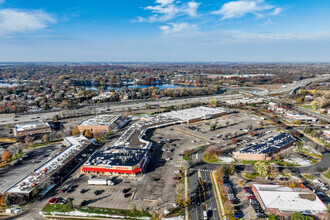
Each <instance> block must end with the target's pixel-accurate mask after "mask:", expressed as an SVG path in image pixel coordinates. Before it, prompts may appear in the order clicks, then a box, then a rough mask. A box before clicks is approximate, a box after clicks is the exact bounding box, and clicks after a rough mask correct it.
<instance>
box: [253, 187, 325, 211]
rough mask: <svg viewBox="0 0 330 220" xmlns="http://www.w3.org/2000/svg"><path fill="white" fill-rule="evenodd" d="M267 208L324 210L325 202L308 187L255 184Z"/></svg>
mask: <svg viewBox="0 0 330 220" xmlns="http://www.w3.org/2000/svg"><path fill="white" fill-rule="evenodd" d="M253 186H254V187H255V189H256V190H257V191H258V193H259V195H260V198H261V199H262V202H263V203H264V205H265V207H266V208H275V209H278V210H279V211H280V212H301V211H306V210H310V211H312V212H316V213H319V212H324V211H325V210H327V207H326V206H325V204H324V203H323V202H322V201H321V200H320V199H319V197H317V196H316V195H315V194H314V193H313V192H312V191H311V190H310V189H308V188H290V187H288V186H283V185H263V184H253Z"/></svg>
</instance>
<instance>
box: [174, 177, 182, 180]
mask: <svg viewBox="0 0 330 220" xmlns="http://www.w3.org/2000/svg"><path fill="white" fill-rule="evenodd" d="M173 179H174V180H179V179H181V177H173Z"/></svg>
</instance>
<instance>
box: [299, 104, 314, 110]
mask: <svg viewBox="0 0 330 220" xmlns="http://www.w3.org/2000/svg"><path fill="white" fill-rule="evenodd" d="M300 106H301V107H303V108H305V109H308V110H312V111H314V110H315V109H314V108H313V106H312V105H300Z"/></svg>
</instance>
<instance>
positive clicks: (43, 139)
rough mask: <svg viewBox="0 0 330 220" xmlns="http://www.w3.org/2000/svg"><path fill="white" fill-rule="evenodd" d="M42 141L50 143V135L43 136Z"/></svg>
mask: <svg viewBox="0 0 330 220" xmlns="http://www.w3.org/2000/svg"><path fill="white" fill-rule="evenodd" d="M41 140H42V141H43V142H48V141H49V135H48V134H44V135H43V136H42V138H41Z"/></svg>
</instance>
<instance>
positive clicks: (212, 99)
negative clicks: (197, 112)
mask: <svg viewBox="0 0 330 220" xmlns="http://www.w3.org/2000/svg"><path fill="white" fill-rule="evenodd" d="M210 105H211V106H214V107H215V106H217V101H215V99H214V98H211V99H210Z"/></svg>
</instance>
